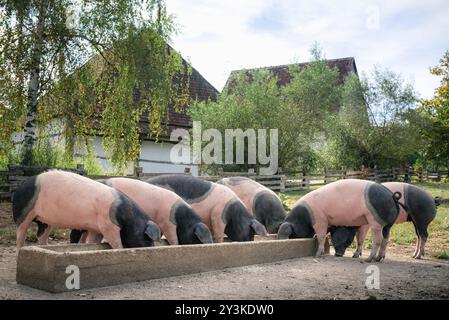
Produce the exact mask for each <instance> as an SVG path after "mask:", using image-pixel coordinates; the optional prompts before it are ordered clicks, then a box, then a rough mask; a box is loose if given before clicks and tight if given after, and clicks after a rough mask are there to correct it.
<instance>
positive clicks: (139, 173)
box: [134, 166, 143, 178]
mask: <svg viewBox="0 0 449 320" xmlns="http://www.w3.org/2000/svg"><path fill="white" fill-rule="evenodd" d="M134 176H136V177H137V178H139V177H141V176H143V167H139V166H135V167H134Z"/></svg>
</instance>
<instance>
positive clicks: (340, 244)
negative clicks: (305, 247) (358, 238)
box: [327, 226, 359, 257]
mask: <svg viewBox="0 0 449 320" xmlns="http://www.w3.org/2000/svg"><path fill="white" fill-rule="evenodd" d="M358 229H359V227H336V226H332V227H329V228H328V230H327V231H328V232H330V234H331V240H332V245H333V246H334V249H335V256H337V257H342V256H344V254H345V251H346V249H347V248H348V247H349V246H350V245H351V243H352V242H353V241H354V237H355V234H356V233H357V230H358Z"/></svg>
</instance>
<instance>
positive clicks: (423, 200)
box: [348, 182, 440, 259]
mask: <svg viewBox="0 0 449 320" xmlns="http://www.w3.org/2000/svg"><path fill="white" fill-rule="evenodd" d="M383 185H384V186H385V187H387V188H388V189H389V190H391V191H392V192H401V193H402V194H403V197H402V199H401V200H400V203H401V208H400V211H399V215H398V217H397V219H396V221H395V223H404V222H409V221H411V222H412V223H413V226H414V227H415V232H416V238H417V239H416V248H415V252H414V253H413V258H416V259H420V258H421V257H422V256H424V253H425V252H424V249H425V245H426V241H427V238H428V236H429V234H428V231H427V227H428V226H429V224H430V223H431V222H432V221H433V219H435V216H436V208H437V206H438V205H439V204H440V199H439V198H433V197H432V196H431V195H430V194H429V193H427V192H426V191H424V190H422V189H420V188H418V187H417V186H414V185H412V184H409V183H403V182H385V183H383ZM368 229H369V227H368V226H367V225H365V226H362V227H360V229H359V230H358V232H357V249H356V251H355V252H354V255H353V257H354V258H358V257H360V256H361V255H362V250H363V243H364V241H365V238H366V235H367V233H368ZM353 239H354V237H352V239H351V243H352V240H353ZM348 241H349V239H348Z"/></svg>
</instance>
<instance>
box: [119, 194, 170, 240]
mask: <svg viewBox="0 0 449 320" xmlns="http://www.w3.org/2000/svg"><path fill="white" fill-rule="evenodd" d="M117 193H118V199H117V200H116V201H115V202H114V203H113V205H112V207H111V212H110V215H111V218H112V219H114V218H113V217H115V220H116V222H117V223H118V225H119V227H120V238H121V241H122V245H123V247H124V248H137V247H152V246H153V245H154V242H155V241H156V242H159V241H160V239H161V230H160V229H159V227H158V225H157V224H156V223H154V222H153V221H151V220H150V219H149V218H148V216H147V215H146V214H145V212H144V211H143V210H142V209H141V208H140V207H139V206H138V205H137V204H136V203H135V202H134V201H132V200H131V199H130V198H129V197H127V196H126V195H125V194H124V193H121V192H120V191H117ZM112 221H114V220H112Z"/></svg>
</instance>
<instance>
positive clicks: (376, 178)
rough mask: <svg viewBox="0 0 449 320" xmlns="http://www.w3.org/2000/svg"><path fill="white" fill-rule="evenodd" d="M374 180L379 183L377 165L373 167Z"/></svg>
mask: <svg viewBox="0 0 449 320" xmlns="http://www.w3.org/2000/svg"><path fill="white" fill-rule="evenodd" d="M374 181H375V182H377V183H380V178H379V170H377V166H376V167H374Z"/></svg>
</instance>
